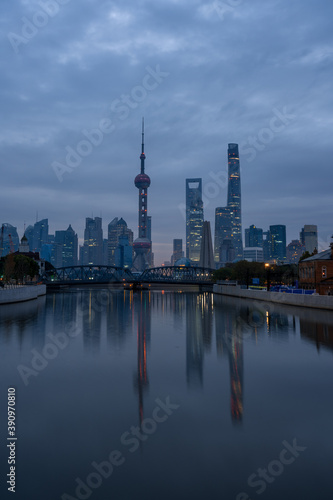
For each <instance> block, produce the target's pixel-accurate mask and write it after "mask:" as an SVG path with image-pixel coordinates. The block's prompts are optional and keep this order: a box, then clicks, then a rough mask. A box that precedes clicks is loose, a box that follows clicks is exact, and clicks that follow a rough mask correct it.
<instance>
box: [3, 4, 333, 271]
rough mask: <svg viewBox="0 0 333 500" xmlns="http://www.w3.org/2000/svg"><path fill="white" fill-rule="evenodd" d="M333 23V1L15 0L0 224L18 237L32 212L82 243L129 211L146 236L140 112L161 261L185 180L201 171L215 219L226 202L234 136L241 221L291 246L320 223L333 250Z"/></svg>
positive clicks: (7, 26)
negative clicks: (278, 228) (139, 184)
mask: <svg viewBox="0 0 333 500" xmlns="http://www.w3.org/2000/svg"><path fill="white" fill-rule="evenodd" d="M332 17H333V5H332V4H331V3H330V2H328V1H327V0H319V1H314V0H303V1H300V0H295V1H293V2H288V1H287V0H268V1H267V2H262V1H259V0H251V2H250V1H249V0H226V1H225V2H219V1H215V2H211V1H207V2H202V1H196V0H173V1H170V0H159V1H158V2H156V1H152V0H141V1H137V2H133V1H132V2H130V1H126V0H125V1H124V0H123V1H101V2H96V1H94V0H80V2H76V1H74V0H61V1H60V0H49V1H46V0H45V1H43V0H41V1H32V0H31V1H28V0H24V1H23V0H21V2H19V1H18V2H10V1H9V0H7V1H5V9H4V13H3V16H2V19H1V32H2V43H1V48H0V56H1V60H2V67H3V71H2V72H1V75H0V79H1V86H0V89H1V90H0V92H1V111H2V112H1V116H0V120H1V122H2V127H1V130H2V134H1V139H0V147H1V154H0V165H1V173H2V175H1V186H2V190H1V192H2V193H1V194H2V195H1V199H0V213H1V222H9V223H11V224H13V225H15V226H17V227H18V230H19V234H20V235H22V232H23V224H24V221H25V222H26V223H27V224H29V223H33V222H34V220H35V217H36V211H38V216H39V218H49V223H50V229H51V231H54V230H56V229H65V228H66V227H67V226H68V224H69V223H71V224H72V226H73V227H74V229H75V230H76V231H77V232H78V234H79V237H80V238H82V236H83V229H84V224H85V217H89V216H91V214H92V213H93V214H94V215H96V216H100V214H101V213H102V217H103V223H104V228H105V229H106V226H107V224H108V223H109V222H110V221H111V220H112V219H113V218H114V217H116V216H118V217H121V216H122V217H124V219H125V220H126V221H127V223H128V225H129V226H130V227H131V228H132V229H133V230H134V231H136V227H137V196H138V193H137V190H136V188H135V186H134V182H133V181H134V177H135V176H136V174H137V173H138V171H139V165H140V161H139V155H140V142H141V136H140V127H141V117H142V116H145V124H146V148H145V149H146V155H147V160H146V170H147V173H148V174H149V175H150V177H151V180H152V184H151V187H150V189H149V202H148V203H149V207H148V208H149V212H150V214H151V215H152V218H153V243H155V244H156V245H155V253H156V264H160V263H161V262H163V261H164V260H166V259H169V257H170V253H171V244H172V239H173V238H179V237H180V238H184V236H185V221H184V219H183V216H182V211H181V209H180V206H181V204H183V203H184V197H185V178H186V177H202V178H203V185H204V193H205V198H206V206H205V218H206V219H208V220H211V221H212V222H214V211H215V208H216V207H217V206H223V205H225V203H226V185H225V182H220V183H219V182H216V181H213V177H214V175H215V178H216V176H220V177H219V178H221V179H224V178H225V177H224V176H223V172H225V170H226V164H227V162H226V154H227V145H228V143H229V142H237V143H239V144H240V146H241V155H240V159H241V166H242V197H243V200H242V201H243V206H242V209H243V228H245V227H248V226H249V225H250V224H255V225H257V226H259V227H262V228H263V229H264V230H266V229H267V228H268V226H269V225H270V224H286V225H287V238H288V241H290V240H291V239H293V238H296V237H298V233H299V231H300V229H301V227H302V226H303V225H304V224H318V227H319V232H320V236H321V240H322V245H323V246H327V245H328V243H329V236H330V235H331V232H332V223H331V213H332V194H331V185H330V182H329V180H330V178H331V166H332V156H333V145H332V124H333V113H332V108H333V94H332V91H331V82H332V80H333V78H332V60H333V44H332V38H333V34H332V30H331V19H332ZM161 75H162V76H161ZM279 117H280V118H279ZM281 117H282V118H281ZM101 124H102V129H103V126H104V127H105V132H102V138H101V135H100V134H99V135H98V134H97V133H96V132H95V135H91V132H92V131H93V130H96V129H99V130H101ZM107 125H108V128H107ZM106 130H107V132H106ZM88 137H90V138H92V139H94V140H95V143H96V145H95V146H92V147H91V151H90V150H89V148H87V147H86V150H85V149H84V147H85V146H87V145H84V144H83V143H82V141H87V138H88ZM78 148H79V151H80V152H81V153H82V155H81V156H80V162H78V161H77V163H78V164H77V166H75V167H73V166H70V167H68V165H69V164H68V162H67V163H66V156H67V155H68V151H72V150H74V151H78ZM84 153H85V155H84ZM55 162H58V163H59V164H62V165H65V166H66V167H67V170H64V171H63V175H62V176H61V178H62V182H59V175H60V174H59V175H58V177H57V175H56V172H55V169H54V165H55ZM74 163H75V160H74V159H73V158H72V163H71V164H70V165H73V164H74ZM58 173H59V172H58ZM214 182H215V188H214V186H213V185H212V183H213V184H214Z"/></svg>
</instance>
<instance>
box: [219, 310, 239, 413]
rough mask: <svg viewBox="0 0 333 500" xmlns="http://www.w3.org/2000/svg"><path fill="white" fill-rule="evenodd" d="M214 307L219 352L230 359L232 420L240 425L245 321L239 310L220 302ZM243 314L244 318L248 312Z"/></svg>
mask: <svg viewBox="0 0 333 500" xmlns="http://www.w3.org/2000/svg"><path fill="white" fill-rule="evenodd" d="M214 305H216V307H214V312H215V322H216V323H215V324H216V347H217V352H218V354H220V355H224V354H226V355H227V356H228V359H229V373H230V409H231V418H232V421H233V422H235V423H240V422H242V419H243V365H244V358H243V334H244V331H243V327H244V319H243V318H242V316H241V311H240V309H238V308H237V309H235V308H234V307H228V306H227V305H225V304H222V303H221V302H220V301H219V300H214ZM242 312H243V316H244V312H245V314H246V311H242Z"/></svg>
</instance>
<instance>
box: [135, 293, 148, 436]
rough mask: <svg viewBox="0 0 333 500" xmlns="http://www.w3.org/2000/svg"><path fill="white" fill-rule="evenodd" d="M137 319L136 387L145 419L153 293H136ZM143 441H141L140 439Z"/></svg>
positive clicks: (140, 410)
mask: <svg viewBox="0 0 333 500" xmlns="http://www.w3.org/2000/svg"><path fill="white" fill-rule="evenodd" d="M134 311H135V313H134V314H135V321H136V324H137V372H136V374H135V375H134V388H135V390H136V392H137V394H138V403H139V421H140V425H141V424H142V421H143V419H144V413H143V396H144V393H145V392H146V391H147V390H148V387H149V380H148V373H147V350H148V348H149V347H150V326H151V293H150V292H149V293H142V292H141V293H136V294H134ZM140 442H141V441H140Z"/></svg>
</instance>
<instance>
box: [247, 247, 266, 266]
mask: <svg viewBox="0 0 333 500" xmlns="http://www.w3.org/2000/svg"><path fill="white" fill-rule="evenodd" d="M243 254H244V260H247V261H249V262H263V260H264V251H263V249H262V247H245V248H244V250H243Z"/></svg>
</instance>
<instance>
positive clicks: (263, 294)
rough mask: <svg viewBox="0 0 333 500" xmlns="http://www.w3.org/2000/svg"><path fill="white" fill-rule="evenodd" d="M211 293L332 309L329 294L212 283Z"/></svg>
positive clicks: (332, 302)
mask: <svg viewBox="0 0 333 500" xmlns="http://www.w3.org/2000/svg"><path fill="white" fill-rule="evenodd" d="M213 293H214V294H217V295H227V296H229V297H238V298H244V299H252V300H263V301H265V302H274V303H277V304H281V305H290V306H300V307H312V308H314V309H326V310H330V311H333V296H330V295H298V294H297V295H296V294H291V293H282V292H267V291H266V290H247V289H246V288H240V287H239V286H232V285H214V286H213Z"/></svg>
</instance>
